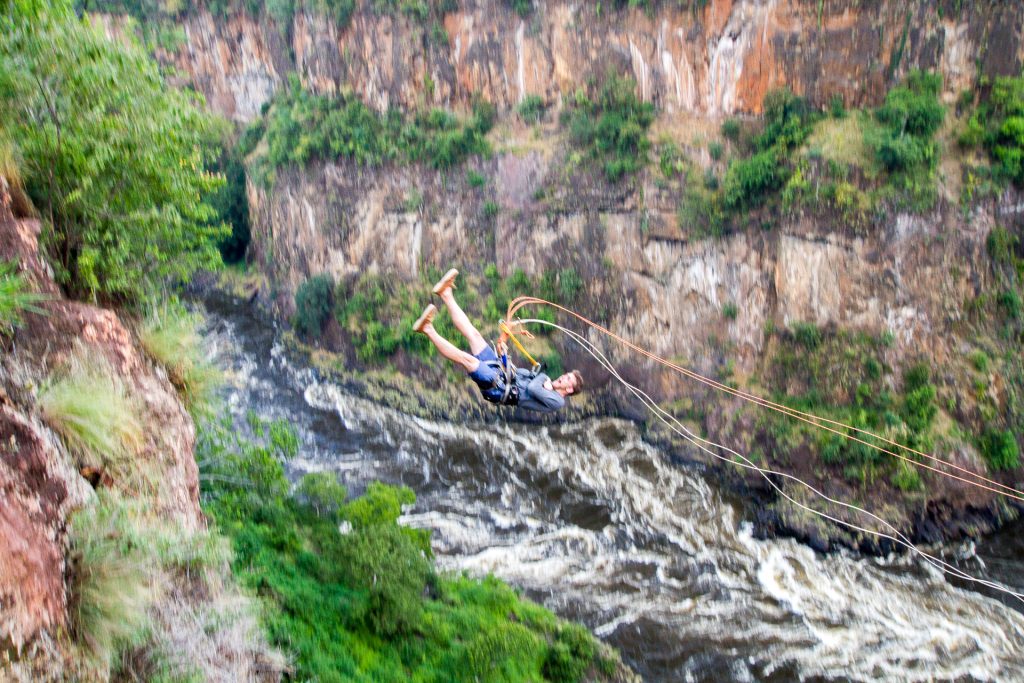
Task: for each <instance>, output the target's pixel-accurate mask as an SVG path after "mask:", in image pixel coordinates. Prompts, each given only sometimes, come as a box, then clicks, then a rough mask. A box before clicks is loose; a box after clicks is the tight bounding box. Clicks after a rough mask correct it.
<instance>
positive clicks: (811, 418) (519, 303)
mask: <svg viewBox="0 0 1024 683" xmlns="http://www.w3.org/2000/svg"><path fill="white" fill-rule="evenodd" d="M529 304H539V305H543V306H551V307H552V308H555V309H558V310H560V311H562V312H563V313H568V314H569V315H571V316H573V317H574V318H576V319H577V320H579V321H581V322H583V323H584V324H586V325H588V326H590V327H592V328H594V329H595V330H598V331H600V332H602V333H604V334H606V335H608V336H609V337H611V338H612V339H614V340H616V341H617V342H619V343H620V344H622V345H624V346H626V347H627V348H629V349H632V350H633V351H636V352H637V353H639V354H641V355H643V356H645V357H647V358H650V359H651V360H653V361H655V362H657V363H660V364H662V365H664V366H666V367H669V368H671V369H673V370H675V371H676V372H680V373H682V374H683V375H685V376H687V377H689V378H690V379H693V380H695V381H698V382H701V383H703V384H706V385H708V386H711V387H713V388H715V389H718V390H719V391H724V392H726V393H728V394H731V395H733V396H736V397H738V398H741V399H743V400H745V401H748V402H750V403H754V404H755V405H759V406H761V407H763V408H769V409H771V410H774V411H776V412H779V413H782V414H784V415H788V416H790V417H794V418H796V419H798V420H800V421H802V422H806V423H807V424H810V425H813V426H815V427H818V428H819V429H824V430H826V431H829V432H832V433H833V434H838V435H839V436H841V437H843V438H846V439H850V440H851V441H856V442H858V443H862V444H864V445H865V446H868V447H869V448H874V449H875V450H878V451H880V452H882V453H886V454H888V455H891V456H893V457H896V458H899V459H900V460H903V461H905V462H908V463H910V464H912V465H914V466H916V467H923V468H925V469H928V470H931V471H932V472H936V473H938V474H940V475H942V476H944V477H950V478H952V479H956V480H958V481H962V482H964V483H966V484H970V485H971V486H977V487H979V488H982V489H985V490H986V491H991V492H992V493H995V494H998V495H1002V496H1007V497H1009V498H1014V499H1016V500H1019V501H1024V492H1022V491H1019V490H1018V489H1015V488H1013V487H1012V486H1007V485H1006V484H1002V483H1000V482H998V481H995V480H992V479H989V478H987V477H984V476H982V475H981V474H978V473H977V472H973V471H971V470H969V469H966V468H964V467H960V466H959V465H956V464H955V463H951V462H948V461H946V460H943V459H941V458H938V457H936V456H934V455H931V454H929V453H922V452H921V451H918V450H914V449H913V448H910V447H909V446H905V445H903V444H901V443H898V442H896V441H892V440H891V439H887V438H886V437H884V436H880V435H878V434H875V433H873V432H871V431H869V430H867V429H861V428H860V427H854V426H852V425H847V424H844V423H842V422H838V421H836V420H831V419H829V418H826V417H820V416H818V415H814V414H813V413H806V412H804V411H801V410H798V409H796V408H790V407H789V406H785V405H782V404H779V403H775V402H773V401H770V400H768V399H766V398H762V397H760V396H756V395H754V394H749V393H747V392H745V391H741V390H739V389H733V388H732V387H730V386H727V385H725V384H722V383H720V382H716V381H715V380H713V379H710V378H708V377H704V376H703V375H700V374H698V373H696V372H694V371H693V370H690V369H688V368H685V367H683V366H681V365H677V364H676V363H673V362H671V361H669V360H666V359H664V358H662V357H661V356H658V355H656V354H654V353H651V352H650V351H647V350H646V349H643V348H641V347H639V346H637V345H636V344H634V343H632V342H630V341H629V340H627V339H624V338H623V337H620V336H619V335H617V334H615V333H614V332H612V331H611V330H609V329H607V328H605V327H603V326H601V325H599V324H597V323H595V322H594V321H592V320H590V319H588V318H585V317H584V316H582V315H580V314H579V313H576V312H575V311H573V310H570V309H568V308H566V307H564V306H560V305H559V304H556V303H553V302H551V301H546V300H544V299H540V298H537V297H532V296H520V297H516V298H515V299H513V300H512V301H510V302H509V305H508V312H507V313H506V314H505V319H506V320H512V319H513V316H514V315H515V313H516V311H518V310H519V309H520V308H522V307H523V306H526V305H529ZM822 422H825V423H829V424H832V425H835V426H837V427H840V428H842V429H845V430H849V431H854V432H858V433H860V434H864V435H867V436H869V437H872V438H875V439H878V440H879V441H882V442H884V443H887V444H889V445H891V446H895V447H896V448H901V449H903V450H905V451H907V452H909V453H913V454H915V455H919V456H921V457H923V458H927V459H929V460H932V461H933V462H936V463H940V464H942V465H945V466H946V467H950V468H952V469H955V470H959V471H960V472H963V473H965V474H967V475H970V476H971V477H975V478H976V479H979V480H981V481H974V480H970V479H964V478H963V477H960V476H957V475H955V474H953V473H951V472H946V471H944V470H940V469H938V468H936V467H932V466H931V465H928V464H926V463H923V462H919V461H917V460H914V459H913V458H908V457H907V456H905V455H902V454H900V453H895V452H893V451H890V450H888V449H886V448H882V447H881V446H878V445H877V444H873V443H869V442H867V441H865V440H863V439H860V438H858V437H856V436H854V435H852V434H849V433H846V432H842V431H839V430H838V429H834V428H832V427H829V426H828V425H826V424H822ZM981 482H987V483H988V484H992V485H993V486H995V487H998V488H993V487H992V486H988V485H986V484H983V483H981ZM1000 489H1003V490H1000Z"/></svg>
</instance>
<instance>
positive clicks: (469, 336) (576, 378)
mask: <svg viewBox="0 0 1024 683" xmlns="http://www.w3.org/2000/svg"><path fill="white" fill-rule="evenodd" d="M458 274H459V271H457V270H455V269H454V268H452V269H451V270H449V271H448V272H447V273H445V275H444V277H442V278H441V280H440V281H439V282H438V283H437V284H436V285H434V294H437V295H438V296H439V297H441V300H442V301H443V302H444V303H445V305H446V306H447V307H448V312H449V313H450V314H451V316H452V321H453V322H454V323H455V327H457V328H458V330H459V332H461V333H462V336H463V337H465V338H466V341H468V342H469V350H470V351H471V352H472V355H470V354H469V353H466V352H465V351H463V350H461V349H459V348H458V347H456V346H455V345H454V344H452V343H451V342H450V341H448V340H447V339H445V338H444V337H442V336H441V335H440V334H438V332H437V330H435V329H434V325H433V320H434V316H435V315H437V307H436V306H434V304H430V305H429V306H427V308H426V309H425V310H424V311H423V315H421V316H420V317H419V319H418V320H417V321H416V322H415V323H413V326H412V329H413V330H415V331H416V332H420V333H422V334H425V335H427V337H428V338H429V339H430V341H431V342H433V343H434V346H435V347H436V348H437V350H438V351H440V352H441V355H442V356H444V357H445V358H447V359H448V360H450V361H452V362H454V363H458V364H459V365H461V366H462V367H464V368H465V369H466V372H468V373H469V376H470V378H471V379H472V380H473V381H474V382H476V383H477V386H479V387H480V393H481V394H483V397H484V398H485V399H487V400H488V401H490V402H491V403H498V404H503V405H518V406H519V407H521V408H524V409H526V410H533V411H536V412H539V413H553V412H555V411H556V410H559V409H560V408H562V407H564V406H565V397H566V396H571V395H572V394H578V393H579V392H580V390H581V389H583V377H582V376H581V375H580V373H579V372H578V371H577V370H573V371H571V372H567V373H565V374H564V375H562V376H561V377H559V378H558V379H556V380H552V379H551V378H550V377H548V376H547V375H545V374H544V373H543V372H538V373H536V374H535V373H533V372H530V371H528V370H523V369H520V368H516V371H515V377H514V378H513V380H514V382H515V384H514V386H511V387H507V386H506V384H505V373H504V369H503V367H502V365H501V361H500V360H499V359H498V356H497V354H496V353H495V352H494V349H492V348H491V347H490V345H488V343H487V341H486V340H485V339H484V338H483V335H481V334H480V332H479V331H477V329H476V327H474V326H473V323H471V322H470V321H469V318H468V317H467V316H466V314H465V312H463V310H462V309H461V308H460V307H459V304H458V303H457V302H456V301H455V294H454V292H453V291H452V290H454V289H455V278H456V277H457V276H458Z"/></svg>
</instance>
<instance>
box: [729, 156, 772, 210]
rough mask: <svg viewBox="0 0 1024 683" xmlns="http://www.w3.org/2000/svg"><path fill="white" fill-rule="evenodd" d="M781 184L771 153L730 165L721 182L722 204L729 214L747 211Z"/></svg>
mask: <svg viewBox="0 0 1024 683" xmlns="http://www.w3.org/2000/svg"><path fill="white" fill-rule="evenodd" d="M781 181H782V174H781V173H779V162H778V159H777V157H776V155H775V152H774V151H773V150H766V151H764V152H759V153H757V154H755V155H754V156H752V157H750V158H748V159H740V160H737V161H734V162H733V163H732V164H730V165H729V168H728V170H727V171H726V172H725V180H724V181H723V182H722V192H723V204H724V206H725V207H726V208H727V209H732V210H735V209H742V208H746V207H749V206H751V205H753V204H755V203H757V202H758V201H760V200H761V199H762V198H763V197H764V196H765V195H766V194H767V193H768V192H770V191H772V190H775V189H778V187H780V186H781Z"/></svg>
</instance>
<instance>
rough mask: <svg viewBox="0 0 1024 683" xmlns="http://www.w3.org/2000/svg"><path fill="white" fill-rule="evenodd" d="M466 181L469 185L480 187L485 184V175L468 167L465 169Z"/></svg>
mask: <svg viewBox="0 0 1024 683" xmlns="http://www.w3.org/2000/svg"><path fill="white" fill-rule="evenodd" d="M466 182H467V183H469V186H470V187H475V188H478V189H479V188H481V187H483V186H484V185H486V184H487V176H485V175H484V174H483V173H480V172H479V171H474V170H473V169H469V170H468V171H466Z"/></svg>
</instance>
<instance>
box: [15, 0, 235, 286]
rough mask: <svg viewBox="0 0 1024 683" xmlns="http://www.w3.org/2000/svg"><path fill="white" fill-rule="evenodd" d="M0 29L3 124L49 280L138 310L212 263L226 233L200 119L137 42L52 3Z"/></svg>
mask: <svg viewBox="0 0 1024 683" xmlns="http://www.w3.org/2000/svg"><path fill="white" fill-rule="evenodd" d="M0 30H2V32H3V34H4V40H3V42H2V43H0V106H2V108H3V110H4V112H5V119H4V126H5V128H6V129H7V132H8V135H9V137H10V138H11V140H12V141H13V143H14V144H15V145H16V146H17V147H18V148H19V149H20V153H21V156H22V158H23V164H22V167H21V171H22V176H23V179H24V184H25V188H26V190H27V192H28V195H29V196H30V197H31V199H32V201H33V202H34V203H35V205H36V207H38V209H39V211H40V213H41V214H42V216H43V217H44V218H45V219H46V222H45V229H46V234H45V239H46V242H47V244H48V246H49V249H48V251H49V255H50V257H51V258H50V260H51V263H53V265H54V269H55V273H56V277H57V280H58V282H59V283H60V284H61V285H63V286H64V287H65V288H66V289H67V290H68V291H69V292H70V293H72V294H73V295H76V296H88V297H90V298H93V299H98V298H102V299H105V300H115V301H126V302H137V301H140V300H144V299H149V298H152V297H154V296H157V295H158V292H159V291H160V290H161V289H163V288H164V287H165V286H166V283H167V282H168V281H169V280H171V279H174V278H187V277H188V276H189V275H191V274H192V273H193V272H194V271H195V270H196V269H198V268H204V267H213V266H216V265H217V264H219V263H220V256H219V254H218V251H217V242H218V240H220V239H221V237H222V236H223V235H224V234H225V233H226V228H225V227H224V226H223V225H222V224H221V223H219V222H216V220H215V219H216V218H217V215H216V211H215V210H214V208H213V207H212V206H211V205H210V204H209V203H208V202H207V201H206V199H205V197H206V196H207V195H208V194H209V193H210V192H212V191H213V190H214V189H215V188H216V187H217V186H218V185H219V184H220V183H221V182H222V181H221V179H219V178H218V177H217V176H214V175H212V174H210V173H208V172H207V170H206V165H205V159H204V146H205V144H206V142H207V140H208V135H210V133H211V119H210V117H209V116H208V115H207V114H205V113H203V112H201V111H200V109H199V108H198V103H197V102H196V101H195V100H194V99H193V98H192V97H191V96H189V95H188V94H186V93H185V92H184V91H180V90H176V89H173V88H168V87H166V84H165V82H164V79H163V77H162V76H161V74H160V71H159V69H158V67H157V65H156V63H155V62H154V61H153V60H152V59H151V58H150V57H149V56H147V55H146V54H145V53H144V52H143V51H142V50H141V48H139V47H138V46H137V45H133V44H115V43H113V42H111V41H110V40H108V39H107V38H106V36H104V35H103V33H102V31H100V30H99V29H98V28H96V27H93V26H92V25H90V24H89V23H88V22H87V21H81V20H79V19H78V18H77V17H76V16H75V15H74V13H73V12H72V11H71V10H70V8H68V7H67V6H65V5H62V4H60V3H58V4H57V5H56V6H54V7H50V8H47V9H46V10H37V9H34V8H32V7H29V8H28V9H27V10H26V11H25V12H24V13H21V12H14V13H11V14H8V15H6V16H5V17H4V18H3V19H2V20H0ZM126 159H130V160H131V163H130V164H126V163H125V160H126Z"/></svg>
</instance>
